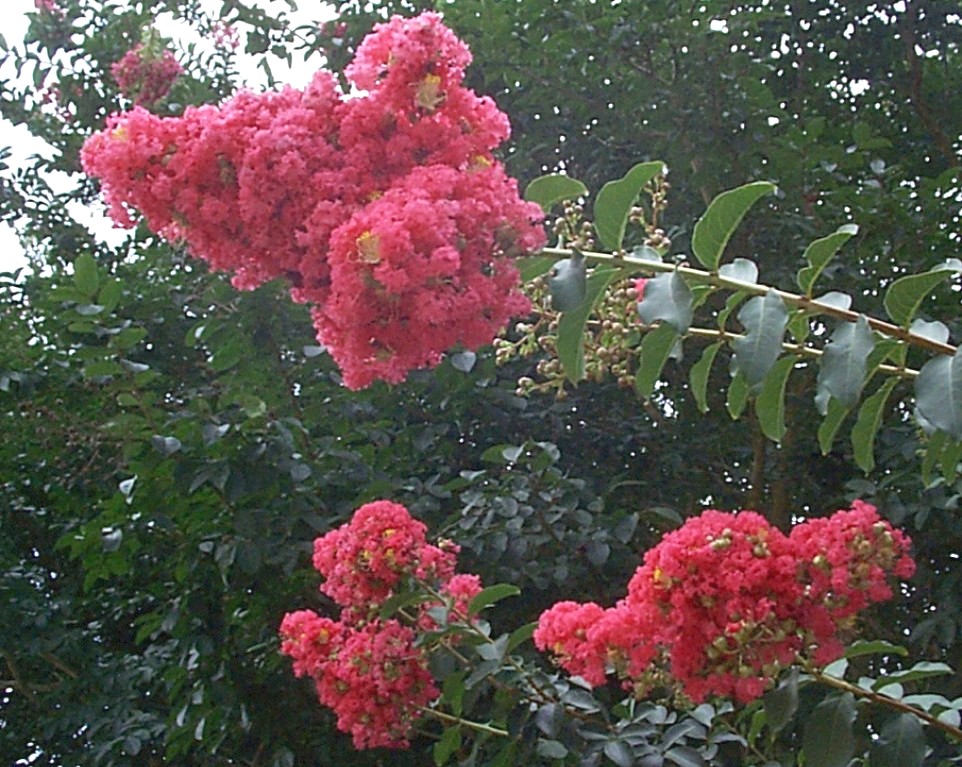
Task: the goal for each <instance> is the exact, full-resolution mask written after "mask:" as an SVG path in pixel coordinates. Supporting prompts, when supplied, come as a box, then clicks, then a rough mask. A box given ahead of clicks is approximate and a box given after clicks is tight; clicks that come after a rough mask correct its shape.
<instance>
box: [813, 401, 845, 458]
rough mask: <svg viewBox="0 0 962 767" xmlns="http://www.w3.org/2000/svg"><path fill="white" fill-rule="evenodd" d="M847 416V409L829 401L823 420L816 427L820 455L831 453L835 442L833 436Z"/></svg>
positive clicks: (836, 402)
mask: <svg viewBox="0 0 962 767" xmlns="http://www.w3.org/2000/svg"><path fill="white" fill-rule="evenodd" d="M847 415H848V408H847V407H845V405H843V404H842V403H841V402H839V401H838V400H837V399H829V401H828V406H827V411H826V413H825V418H824V420H823V421H822V423H821V425H820V426H819V427H818V446H819V448H820V449H821V451H822V455H828V454H829V453H830V452H832V444H833V443H834V442H835V435H836V434H838V429H839V427H840V426H841V425H842V421H844V420H845V416H847Z"/></svg>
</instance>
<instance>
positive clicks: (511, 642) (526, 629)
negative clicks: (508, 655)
mask: <svg viewBox="0 0 962 767" xmlns="http://www.w3.org/2000/svg"><path fill="white" fill-rule="evenodd" d="M536 628H538V624H537V623H526V624H524V625H523V626H521V627H520V628H516V629H515V630H514V631H512V632H511V637H510V638H509V639H508V652H514V649H515V648H516V647H519V646H520V645H522V644H524V643H525V642H527V641H528V640H529V639H531V637H532V636H533V635H534V632H535V629H536Z"/></svg>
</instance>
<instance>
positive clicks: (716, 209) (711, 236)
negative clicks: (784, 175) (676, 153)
mask: <svg viewBox="0 0 962 767" xmlns="http://www.w3.org/2000/svg"><path fill="white" fill-rule="evenodd" d="M775 189H776V187H775V185H774V184H770V183H769V182H767V181H756V182H754V183H752V184H746V185H745V186H740V187H738V188H737V189H730V190H729V191H727V192H722V193H721V194H720V195H718V196H717V197H716V198H715V199H714V200H712V201H711V203H710V204H709V205H708V210H706V211H705V214H704V215H703V216H702V217H701V218H700V219H698V223H696V224H695V230H694V232H693V233H692V238H691V248H692V251H693V252H694V254H695V258H697V259H698V262H699V263H700V264H701V265H702V266H704V267H705V268H706V269H708V270H709V271H711V272H714V271H715V270H716V269H718V264H719V262H720V261H721V257H722V254H723V253H724V252H725V246H726V245H728V241H729V240H730V239H731V236H732V234H733V233H734V231H735V229H736V228H737V227H738V224H739V223H741V220H742V219H743V218H744V217H745V214H746V213H747V212H748V209H749V208H751V206H752V205H754V204H755V203H756V202H757V201H758V199H759V198H761V197H763V196H764V195H766V194H771V193H772V192H774V191H775Z"/></svg>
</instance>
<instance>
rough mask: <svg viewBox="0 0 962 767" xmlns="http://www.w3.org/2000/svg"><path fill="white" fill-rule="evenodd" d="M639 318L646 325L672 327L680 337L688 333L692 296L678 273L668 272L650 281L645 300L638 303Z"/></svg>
mask: <svg viewBox="0 0 962 767" xmlns="http://www.w3.org/2000/svg"><path fill="white" fill-rule="evenodd" d="M638 316H639V317H641V321H642V322H643V323H645V324H646V325H654V324H655V323H656V322H658V321H662V322H666V323H668V324H669V325H671V326H672V327H673V328H674V329H675V331H676V332H677V333H678V334H679V335H682V336H683V335H685V333H687V332H688V328H689V326H690V325H691V318H692V295H691V291H690V290H689V289H688V285H687V284H686V283H685V280H684V279H683V278H682V277H681V275H680V274H678V272H666V273H664V274H659V275H658V276H657V277H654V278H652V279H650V280H648V282H647V284H646V285H645V295H644V298H643V299H642V300H641V301H640V302H639V303H638Z"/></svg>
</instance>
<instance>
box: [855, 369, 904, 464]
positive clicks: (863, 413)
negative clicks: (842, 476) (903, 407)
mask: <svg viewBox="0 0 962 767" xmlns="http://www.w3.org/2000/svg"><path fill="white" fill-rule="evenodd" d="M898 382H899V379H898V378H890V379H889V380H887V381H886V382H885V383H884V384H882V385H881V386H880V387H879V389H878V391H877V392H875V394H873V395H872V396H871V397H869V398H868V399H866V400H865V402H863V403H862V407H860V408H859V411H858V418H857V419H856V421H855V425H854V426H853V427H852V448H853V450H854V452H855V463H857V464H858V467H859V468H860V469H861V470H862V471H864V472H865V473H866V474H868V473H869V472H870V471H871V470H872V469H874V468H875V435H876V434H877V433H878V429H879V426H881V424H882V414H883V412H884V410H885V403H886V402H887V401H888V398H889V394H891V393H892V389H894V388H895V387H896V385H897V384H898Z"/></svg>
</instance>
